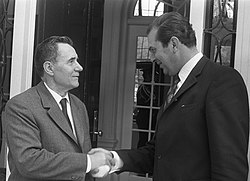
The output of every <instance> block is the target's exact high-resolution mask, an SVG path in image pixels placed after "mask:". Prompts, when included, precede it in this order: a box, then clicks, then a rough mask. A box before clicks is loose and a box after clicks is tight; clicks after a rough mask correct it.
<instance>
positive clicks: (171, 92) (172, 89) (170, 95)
mask: <svg viewBox="0 0 250 181" xmlns="http://www.w3.org/2000/svg"><path fill="white" fill-rule="evenodd" d="M179 82H180V78H179V76H178V75H177V76H175V77H174V82H173V84H172V86H171V87H170V88H169V91H168V94H167V101H168V104H169V103H170V102H171V100H172V98H173V97H174V94H175V91H176V89H177V84H178V83H179Z"/></svg>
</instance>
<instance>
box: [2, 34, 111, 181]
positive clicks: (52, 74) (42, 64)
mask: <svg viewBox="0 0 250 181" xmlns="http://www.w3.org/2000/svg"><path fill="white" fill-rule="evenodd" d="M35 67H36V70H37V73H38V74H39V75H40V77H41V79H42V81H41V82H40V83H39V84H38V85H36V86H34V87H32V88H30V89H28V90H27V91H25V92H23V93H21V94H19V95H17V96H15V97H13V98H12V99H10V100H9V101H8V103H7V105H6V108H5V113H4V119H3V122H4V128H5V134H6V139H7V145H8V147H9V154H8V160H9V167H10V172H11V174H10V176H9V181H36V180H37V181H38V180H39V181H42V180H44V181H45V180H46V181H47V180H79V181H84V180H92V179H91V177H90V176H89V174H87V173H88V172H91V170H93V169H95V168H96V167H99V166H101V165H105V164H109V162H108V160H107V159H111V155H105V153H103V152H98V153H95V154H87V153H88V151H89V150H90V149H91V140H90V136H89V120H88V115H87V111H86V107H85V105H84V104H83V102H81V101H80V100H79V99H78V98H77V97H76V96H74V95H72V94H70V93H69V92H68V91H69V90H71V89H73V88H76V87H78V86H79V82H78V77H79V73H80V72H81V71H82V70H83V68H82V66H81V65H80V64H79V63H78V55H77V53H76V51H75V49H74V48H73V42H72V40H71V39H70V38H68V37H60V36H52V37H50V38H48V39H46V40H44V41H43V42H42V43H40V44H39V45H38V47H37V49H36V55H35ZM63 98H65V99H64V100H65V104H64V105H63V103H61V100H62V99H63ZM62 110H63V111H65V112H63V111H62Z"/></svg>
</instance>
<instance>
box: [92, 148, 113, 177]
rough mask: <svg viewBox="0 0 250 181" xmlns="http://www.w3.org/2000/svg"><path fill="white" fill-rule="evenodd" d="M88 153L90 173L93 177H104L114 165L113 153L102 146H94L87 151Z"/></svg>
mask: <svg viewBox="0 0 250 181" xmlns="http://www.w3.org/2000/svg"><path fill="white" fill-rule="evenodd" d="M88 155H89V156H90V159H91V171H90V173H91V175H92V176H93V177H97V178H101V177H105V176H107V175H108V174H109V172H110V171H111V169H112V168H113V167H114V166H115V160H114V158H113V154H112V153H111V152H110V151H108V150H105V149H103V148H94V149H92V150H90V151H89V153H88Z"/></svg>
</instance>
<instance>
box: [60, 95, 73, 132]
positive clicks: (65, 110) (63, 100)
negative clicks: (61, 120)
mask: <svg viewBox="0 0 250 181" xmlns="http://www.w3.org/2000/svg"><path fill="white" fill-rule="evenodd" d="M60 104H61V106H62V112H63V114H64V116H65V117H66V119H67V121H68V124H69V126H70V128H71V129H72V126H71V123H70V119H69V116H68V113H67V99H66V98H62V100H61V101H60Z"/></svg>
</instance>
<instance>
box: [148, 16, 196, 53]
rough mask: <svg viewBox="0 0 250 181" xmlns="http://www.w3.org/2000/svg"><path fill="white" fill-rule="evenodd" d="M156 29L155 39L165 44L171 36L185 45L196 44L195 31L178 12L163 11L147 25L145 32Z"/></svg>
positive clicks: (191, 45)
mask: <svg viewBox="0 0 250 181" xmlns="http://www.w3.org/2000/svg"><path fill="white" fill-rule="evenodd" d="M152 29H156V30H157V33H156V37H155V39H156V40H157V41H160V42H161V43H162V44H163V46H164V47H165V46H167V45H168V43H169V41H170V38H171V37H172V36H175V37H177V38H178V39H179V40H180V42H181V43H183V44H184V45H186V46H187V47H189V48H190V47H193V46H196V37H195V32H194V30H193V28H192V25H191V24H190V23H189V21H188V20H187V19H186V18H185V17H183V16H182V15H181V14H179V13H178V12H169V13H164V14H163V15H161V16H159V17H157V18H156V19H155V20H154V21H153V22H152V23H151V24H150V25H149V27H148V29H147V34H149V33H150V31H151V30H152Z"/></svg>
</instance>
